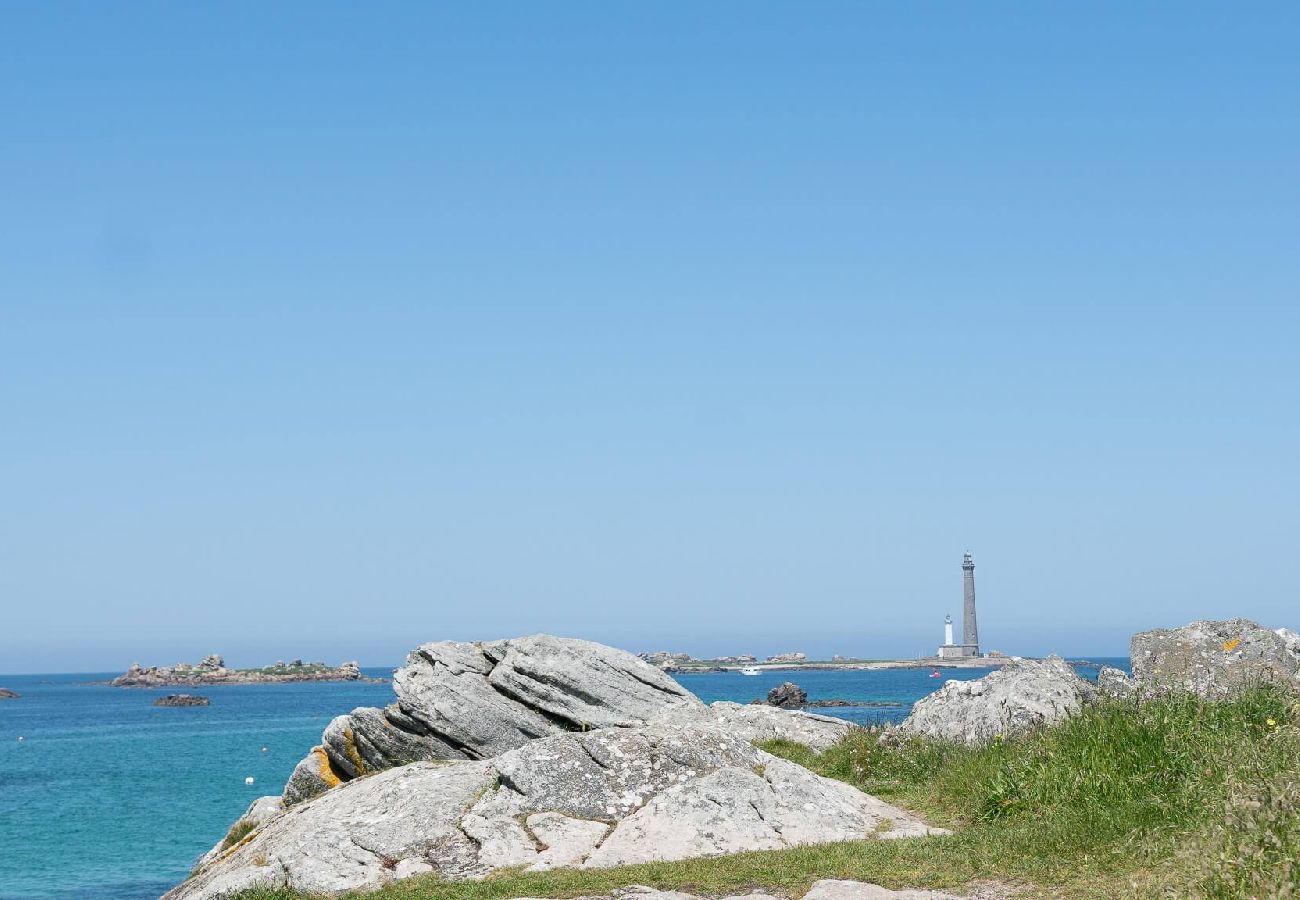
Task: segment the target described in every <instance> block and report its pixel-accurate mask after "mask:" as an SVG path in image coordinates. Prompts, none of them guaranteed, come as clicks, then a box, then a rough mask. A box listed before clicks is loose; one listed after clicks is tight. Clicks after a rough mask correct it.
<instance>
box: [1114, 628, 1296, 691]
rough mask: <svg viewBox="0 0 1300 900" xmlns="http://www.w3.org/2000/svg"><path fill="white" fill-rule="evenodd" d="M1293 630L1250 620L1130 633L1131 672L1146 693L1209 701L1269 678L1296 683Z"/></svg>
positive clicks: (1278, 681)
mask: <svg viewBox="0 0 1300 900" xmlns="http://www.w3.org/2000/svg"><path fill="white" fill-rule="evenodd" d="M1293 635H1294V632H1290V631H1289V630H1288V629H1285V628H1284V629H1279V630H1277V631H1272V630H1270V629H1268V628H1264V627H1262V626H1260V625H1257V624H1256V623H1254V622H1252V621H1250V620H1249V619H1226V620H1223V621H1199V622H1192V623H1191V624H1190V625H1184V626H1183V627H1182V628H1168V629H1163V628H1162V629H1156V630H1153V631H1143V632H1140V633H1138V634H1135V635H1133V640H1132V642H1131V644H1130V647H1129V653H1130V656H1131V657H1132V660H1133V677H1134V679H1135V680H1136V682H1137V684H1138V686H1139V690H1140V691H1141V694H1142V696H1144V697H1158V696H1162V695H1165V694H1169V693H1174V692H1188V693H1193V694H1196V695H1198V696H1201V697H1206V698H1209V699H1212V700H1220V699H1225V698H1228V697H1231V696H1233V695H1235V694H1236V693H1238V692H1239V691H1240V690H1241V689H1242V688H1243V687H1245V686H1247V685H1249V684H1252V683H1255V682H1259V681H1267V682H1273V683H1276V684H1284V685H1288V686H1297V685H1300V650H1297V649H1296V648H1295V647H1296V645H1295V643H1293V638H1292V636H1293Z"/></svg>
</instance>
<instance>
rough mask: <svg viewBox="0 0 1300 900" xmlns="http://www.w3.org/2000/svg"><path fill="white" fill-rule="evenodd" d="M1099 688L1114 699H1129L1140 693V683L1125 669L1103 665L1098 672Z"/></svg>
mask: <svg viewBox="0 0 1300 900" xmlns="http://www.w3.org/2000/svg"><path fill="white" fill-rule="evenodd" d="M1097 690H1098V691H1100V692H1101V693H1103V694H1105V695H1106V696H1107V697H1110V698H1111V699H1114V700H1127V699H1129V698H1132V697H1136V696H1137V695H1138V684H1137V682H1136V681H1134V680H1133V679H1132V678H1131V677H1130V676H1129V674H1128V673H1127V672H1125V671H1124V670H1123V669H1117V668H1115V667H1114V666H1102V667H1101V669H1100V670H1098V672H1097Z"/></svg>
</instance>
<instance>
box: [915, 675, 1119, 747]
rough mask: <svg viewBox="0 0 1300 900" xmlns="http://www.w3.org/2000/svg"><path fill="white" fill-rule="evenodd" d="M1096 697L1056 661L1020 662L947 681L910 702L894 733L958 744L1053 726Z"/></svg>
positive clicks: (1085, 684) (1088, 685)
mask: <svg viewBox="0 0 1300 900" xmlns="http://www.w3.org/2000/svg"><path fill="white" fill-rule="evenodd" d="M1095 697H1096V688H1095V687H1094V686H1093V685H1092V684H1090V683H1089V682H1087V681H1085V680H1084V679H1082V678H1080V677H1079V676H1078V675H1077V674H1075V671H1074V669H1073V668H1072V667H1071V666H1070V664H1069V663H1067V662H1066V661H1065V660H1063V659H1061V657H1059V656H1049V657H1047V658H1046V659H1042V660H1021V661H1019V662H1016V663H1012V664H1010V665H1008V666H1005V667H1004V668H1002V669H1000V670H999V671H997V672H993V673H992V674H989V675H986V676H985V677H983V678H981V679H979V680H978V681H955V680H950V681H948V682H947V683H946V684H945V685H944V686H943V687H941V688H940V689H939V690H937V691H935V692H934V693H933V694H930V695H929V696H928V697H924V698H922V699H921V700H918V701H917V702H916V705H914V706H913V707H912V714H911V715H910V716H908V717H907V719H906V720H904V721H903V723H902V724H901V725H899V726H898V727H897V729H896V733H898V734H903V735H923V736H925V737H931V738H937V739H939V740H945V741H952V742H954V743H958V744H967V745H978V744H984V743H988V742H989V741H991V740H993V739H994V738H995V737H998V736H1000V735H1012V734H1019V733H1022V732H1025V731H1028V730H1030V729H1033V728H1038V727H1041V726H1045V725H1054V724H1056V723H1057V722H1060V721H1063V720H1064V719H1065V718H1067V717H1068V716H1070V715H1073V714H1074V713H1076V712H1078V711H1079V709H1080V708H1082V707H1083V705H1084V704H1086V703H1089V702H1091V701H1092V700H1093V699H1095Z"/></svg>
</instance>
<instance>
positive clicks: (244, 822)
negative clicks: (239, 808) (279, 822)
mask: <svg viewBox="0 0 1300 900" xmlns="http://www.w3.org/2000/svg"><path fill="white" fill-rule="evenodd" d="M256 830H257V823H256V822H254V821H253V820H252V819H240V820H239V821H238V822H236V823H235V824H234V825H231V826H230V830H229V831H227V832H226V836H225V837H224V838H222V840H221V849H222V850H229V849H230V848H231V847H233V846H235V845H236V844H238V843H239V842H240V841H242V840H243V839H244V838H246V837H248V836H249V835H250V834H252V833H253V832H254V831H256Z"/></svg>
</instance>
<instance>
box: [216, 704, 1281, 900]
mask: <svg viewBox="0 0 1300 900" xmlns="http://www.w3.org/2000/svg"><path fill="white" fill-rule="evenodd" d="M1270 720H1271V721H1272V722H1273V723H1274V724H1272V725H1270V724H1269V722H1270ZM763 746H764V749H767V750H768V751H769V752H772V753H774V754H776V755H778V756H783V757H786V758H788V759H792V760H794V761H796V762H799V763H801V764H803V765H805V766H808V767H809V768H811V769H813V770H814V771H816V772H819V773H820V774H822V775H825V776H827V777H830V778H836V779H839V780H841V781H846V782H848V783H850V784H853V785H855V786H857V787H859V788H861V789H862V790H864V791H866V792H868V793H871V794H875V795H877V796H879V797H881V798H883V799H886V800H888V801H890V802H892V803H895V804H897V805H899V806H902V807H904V808H908V809H912V810H915V811H917V812H919V813H921V814H922V815H924V816H925V817H927V819H928V820H929V821H931V822H932V823H934V824H940V825H946V826H949V827H952V828H954V829H955V830H956V833H955V834H953V835H952V836H950V837H941V838H924V839H908V840H891V841H881V840H864V841H857V842H851V843H843V844H831V845H823V846H816V847H802V848H795V849H790V850H781V851H769V852H756V853H746V854H739V855H736V856H730V857H724V858H718V859H702V860H688V861H683V862H673V863H655V864H650V865H642V866H633V867H627V868H623V869H608V870H597V871H572V870H569V871H565V870H558V871H553V872H543V873H529V874H524V873H518V872H512V873H502V874H499V875H497V876H494V877H492V878H489V879H487V880H484V881H481V882H470V883H465V882H460V883H448V882H444V881H441V880H438V879H436V878H418V879H411V880H409V881H406V882H400V883H397V884H395V885H393V886H391V887H389V888H386V889H384V890H382V891H380V892H378V893H377V894H370V895H367V896H370V897H375V898H382V900H500V898H506V897H520V896H526V897H557V898H559V897H575V896H579V895H582V894H602V893H607V892H608V891H610V890H611V889H613V888H616V887H621V886H625V885H628V884H648V885H652V886H655V887H659V888H664V889H680V890H686V891H692V892H695V893H700V894H724V893H742V892H744V890H745V889H749V888H769V889H773V890H775V891H779V892H785V893H787V894H788V895H791V896H795V897H797V896H799V895H800V894H801V892H802V891H804V890H806V889H807V887H808V886H809V885H810V884H811V883H812V882H814V881H816V880H818V879H820V878H852V879H860V880H864V881H872V882H876V883H879V884H883V885H885V886H887V887H893V888H898V887H933V888H945V887H957V888H959V887H960V886H961V885H963V884H965V883H966V882H969V881H971V880H976V879H992V880H997V881H1002V882H1007V883H1013V884H1015V885H1017V886H1018V887H1020V888H1021V889H1023V890H1024V891H1025V893H1026V895H1027V896H1042V897H1064V898H1076V900H1093V898H1095V900H1101V898H1106V900H1111V898H1116V897H1192V896H1199V897H1205V898H1211V900H1220V898H1222V900H1226V898H1230V897H1232V898H1236V897H1258V898H1273V897H1276V898H1280V897H1295V896H1300V865H1297V864H1296V863H1294V862H1292V860H1294V859H1296V858H1297V856H1300V709H1298V708H1297V705H1296V702H1295V697H1294V696H1293V695H1291V694H1287V693H1284V692H1281V691H1279V690H1277V689H1274V688H1269V687H1258V688H1254V689H1251V690H1249V691H1248V692H1246V694H1245V695H1244V696H1242V697H1241V698H1240V699H1237V700H1234V701H1231V702H1227V703H1209V702H1206V701H1203V700H1198V699H1196V698H1192V697H1178V698H1171V699H1167V700H1161V701H1158V702H1151V703H1145V704H1141V705H1137V704H1133V703H1120V702H1106V703H1101V704H1097V705H1095V706H1092V707H1089V708H1088V709H1086V710H1085V711H1084V712H1083V713H1082V714H1080V715H1078V716H1076V717H1075V718H1073V719H1071V720H1070V721H1069V722H1067V723H1065V724H1063V725H1061V726H1058V727H1056V728H1052V729H1047V730H1044V731H1040V732H1037V733H1035V734H1032V735H1028V736H1025V737H1022V738H1017V739H1014V740H1007V741H1000V742H997V743H994V744H993V745H990V746H987V747H984V748H980V749H968V748H961V747H955V746H951V745H946V744H940V743H935V742H930V741H924V740H919V739H918V740H912V741H909V742H906V743H903V744H902V745H899V746H893V745H888V744H886V743H882V742H881V741H880V740H879V735H878V734H876V733H872V732H866V731H862V732H857V733H855V734H853V735H851V736H849V737H848V738H846V739H845V740H843V741H841V742H840V743H839V744H837V745H836V746H834V747H832V748H831V749H830V750H828V751H826V752H825V753H822V754H816V753H813V752H812V751H810V750H809V749H808V748H806V747H803V746H801V745H799V744H791V743H789V742H772V743H769V744H765V745H763ZM1288 892H1289V893H1288ZM241 896H242V898H244V900H290V898H298V897H300V896H301V895H298V894H295V893H294V892H292V891H262V892H252V893H247V894H244V895H241Z"/></svg>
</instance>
